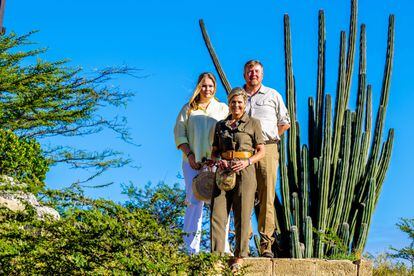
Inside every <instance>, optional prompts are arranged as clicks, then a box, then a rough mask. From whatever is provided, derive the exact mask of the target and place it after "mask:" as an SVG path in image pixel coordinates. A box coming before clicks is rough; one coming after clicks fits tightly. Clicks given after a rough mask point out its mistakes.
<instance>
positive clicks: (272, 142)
mask: <svg viewBox="0 0 414 276" xmlns="http://www.w3.org/2000/svg"><path fill="white" fill-rule="evenodd" d="M277 143H279V140H267V141H265V142H264V144H265V145H269V144H277Z"/></svg>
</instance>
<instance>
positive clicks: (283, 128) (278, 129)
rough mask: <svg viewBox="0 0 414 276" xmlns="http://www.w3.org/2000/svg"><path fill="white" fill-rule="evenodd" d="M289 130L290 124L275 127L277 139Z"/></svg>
mask: <svg viewBox="0 0 414 276" xmlns="http://www.w3.org/2000/svg"><path fill="white" fill-rule="evenodd" d="M289 128H290V124H283V125H278V126H277V132H278V134H279V137H280V136H281V135H282V134H283V133H284V132H285V131H286V130H288V129H289Z"/></svg>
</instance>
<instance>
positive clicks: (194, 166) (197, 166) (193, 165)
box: [187, 153, 201, 170]
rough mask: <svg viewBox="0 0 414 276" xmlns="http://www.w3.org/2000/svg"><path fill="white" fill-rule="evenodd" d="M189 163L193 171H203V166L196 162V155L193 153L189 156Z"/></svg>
mask: <svg viewBox="0 0 414 276" xmlns="http://www.w3.org/2000/svg"><path fill="white" fill-rule="evenodd" d="M187 158H188V163H190V167H191V168H192V169H193V170H199V169H201V165H200V163H197V162H196V161H195V156H194V153H191V154H190V155H188V157H187Z"/></svg>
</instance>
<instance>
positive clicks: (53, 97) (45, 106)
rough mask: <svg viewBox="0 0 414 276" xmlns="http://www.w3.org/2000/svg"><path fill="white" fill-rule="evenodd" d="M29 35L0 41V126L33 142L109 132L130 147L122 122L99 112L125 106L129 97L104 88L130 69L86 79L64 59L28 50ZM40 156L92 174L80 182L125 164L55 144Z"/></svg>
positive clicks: (109, 154) (106, 154)
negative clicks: (51, 57)
mask: <svg viewBox="0 0 414 276" xmlns="http://www.w3.org/2000/svg"><path fill="white" fill-rule="evenodd" d="M32 34H33V32H31V33H29V34H26V35H22V36H18V35H16V34H14V33H10V34H8V35H5V36H1V37H0V127H1V128H2V129H6V130H11V131H13V132H14V133H16V134H17V135H18V136H19V137H22V138H33V139H36V140H38V141H40V140H42V139H45V138H49V137H55V136H84V135H91V134H96V133H99V132H102V131H103V130H105V129H109V130H112V131H114V132H115V133H116V134H118V135H119V136H120V137H121V139H123V140H124V141H126V142H131V138H130V136H129V133H128V130H127V128H126V119H125V118H119V117H116V116H115V117H112V118H107V117H104V116H103V115H101V113H100V111H101V109H102V108H108V107H111V106H112V107H120V106H125V105H126V103H127V101H128V99H129V98H130V97H131V96H132V95H133V94H132V93H130V92H125V91H121V90H120V89H119V88H117V87H115V88H114V87H112V86H111V87H109V86H108V85H107V84H108V82H109V81H110V80H112V79H113V77H114V76H116V75H133V73H134V70H133V69H130V68H127V67H121V68H106V69H103V70H101V71H97V72H95V73H94V74H93V75H91V76H86V74H85V73H84V72H83V71H82V69H80V68H71V67H69V66H68V63H67V60H59V61H54V62H48V61H44V60H42V59H40V58H39V56H40V55H42V54H44V53H45V52H46V49H44V48H40V49H39V48H38V49H29V46H28V45H30V44H31V42H30V40H29V37H30V36H31V35H32ZM35 58H36V59H35ZM44 153H45V155H46V157H47V158H48V159H49V162H50V164H51V165H53V164H57V163H67V164H69V166H70V167H71V168H81V169H90V170H91V169H92V170H93V173H92V175H90V176H89V177H88V178H87V179H85V180H83V181H81V182H84V181H88V180H91V179H93V178H94V177H96V176H98V175H100V174H101V173H103V172H104V171H106V170H107V169H109V168H114V167H119V166H123V165H126V164H128V163H130V160H129V159H127V158H125V157H124V156H123V155H122V153H120V152H117V151H114V150H112V149H105V150H103V151H101V152H91V151H87V150H83V149H78V148H72V147H67V146H63V145H58V146H49V147H47V148H45V149H44Z"/></svg>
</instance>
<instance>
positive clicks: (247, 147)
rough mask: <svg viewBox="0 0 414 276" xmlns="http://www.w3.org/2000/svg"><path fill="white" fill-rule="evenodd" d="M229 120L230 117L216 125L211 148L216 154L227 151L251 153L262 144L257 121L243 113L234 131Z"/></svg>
mask: <svg viewBox="0 0 414 276" xmlns="http://www.w3.org/2000/svg"><path fill="white" fill-rule="evenodd" d="M230 120H231V115H229V116H228V117H227V118H226V119H224V120H222V121H220V122H218V123H217V125H216V129H215V132H214V141H213V147H217V148H218V153H222V152H225V151H228V150H234V151H248V152H251V153H253V152H254V150H255V149H256V146H257V145H259V144H264V141H263V135H262V128H261V126H260V121H259V120H257V119H255V118H251V117H250V116H249V115H247V113H244V114H243V116H242V117H241V118H240V120H239V121H238V125H237V127H236V128H235V129H232V128H231V126H230Z"/></svg>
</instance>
